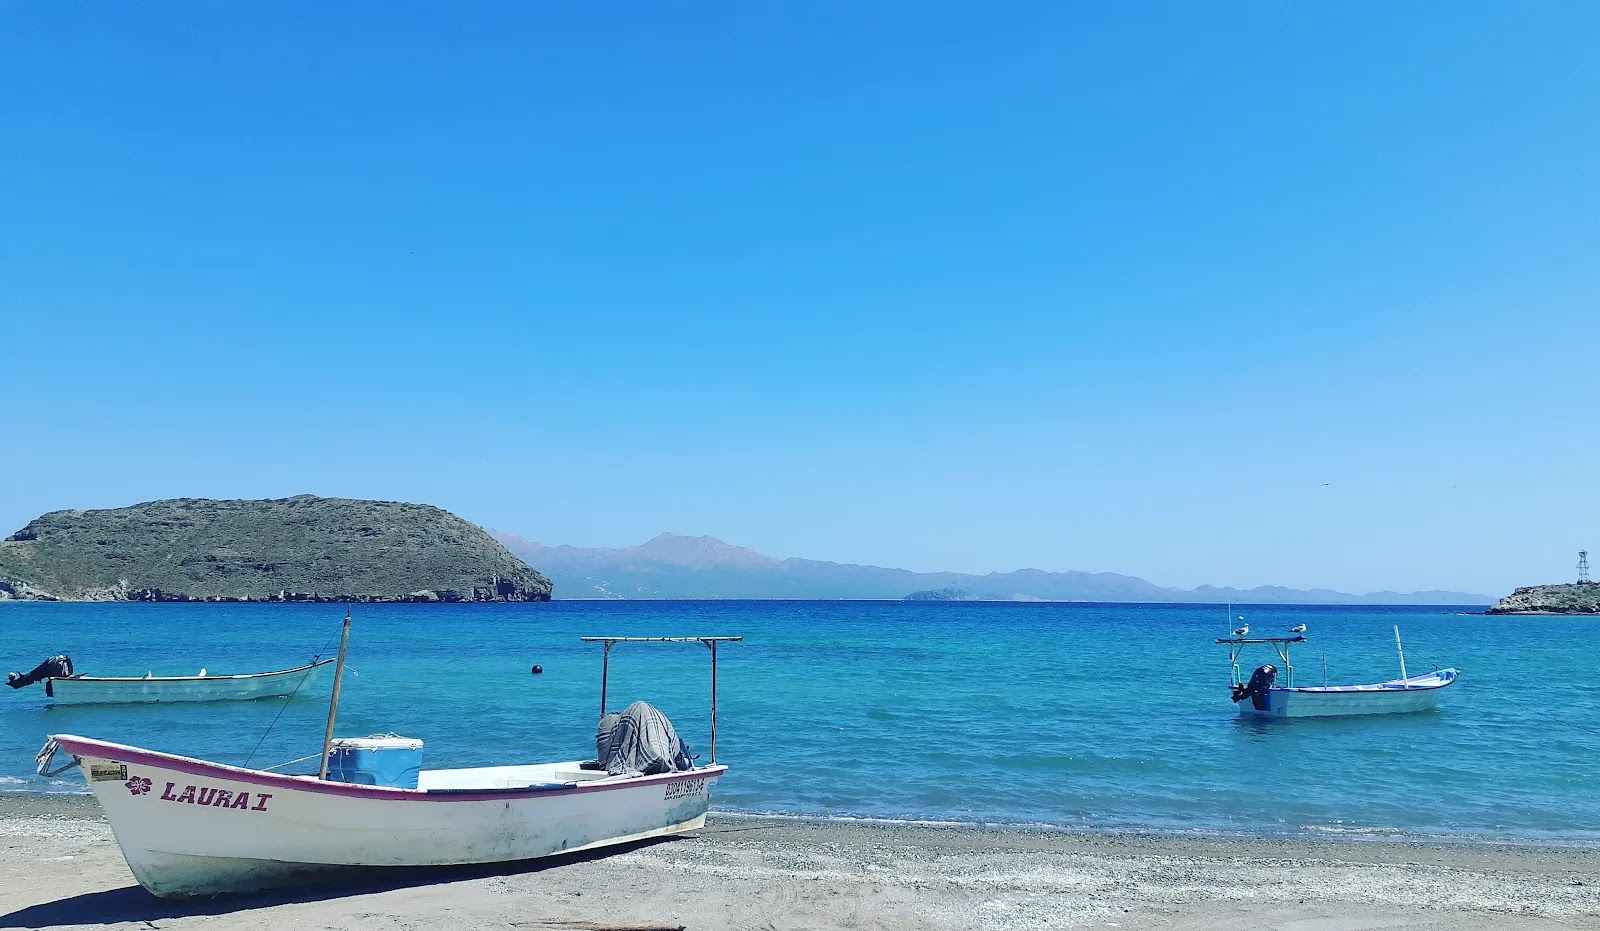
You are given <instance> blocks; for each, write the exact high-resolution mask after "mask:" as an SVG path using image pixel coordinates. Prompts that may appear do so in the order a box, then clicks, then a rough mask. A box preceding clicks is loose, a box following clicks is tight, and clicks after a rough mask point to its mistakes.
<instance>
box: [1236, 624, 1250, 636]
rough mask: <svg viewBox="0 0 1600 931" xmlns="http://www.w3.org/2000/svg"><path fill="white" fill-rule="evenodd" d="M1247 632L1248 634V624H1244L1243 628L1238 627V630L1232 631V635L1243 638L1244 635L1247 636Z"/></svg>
mask: <svg viewBox="0 0 1600 931" xmlns="http://www.w3.org/2000/svg"><path fill="white" fill-rule="evenodd" d="M1249 632H1250V625H1249V624H1245V625H1244V626H1242V627H1240V628H1239V629H1238V630H1236V631H1234V632H1233V635H1234V636H1235V637H1243V636H1244V635H1245V634H1248V633H1249Z"/></svg>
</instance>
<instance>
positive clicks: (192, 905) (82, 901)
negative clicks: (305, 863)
mask: <svg viewBox="0 0 1600 931" xmlns="http://www.w3.org/2000/svg"><path fill="white" fill-rule="evenodd" d="M690 836H692V835H690ZM679 839H680V838H671V837H660V838H652V839H650V840H642V841H636V842H633V843H628V844H617V845H614V846H610V847H606V848H605V849H603V850H592V851H585V852H582V853H570V854H560V855H556V856H550V857H543V858H540V859H537V860H521V861H517V862H515V863H490V864H482V865H478V866H438V867H433V866H411V867H351V868H349V869H343V870H338V871H335V872H329V873H326V874H323V877H319V880H318V883H317V885H314V886H304V887H296V888H290V889H278V890H270V891H264V892H257V893H249V894H240V895H230V896H218V897H212V898H194V899H158V898H156V897H155V896H153V895H151V894H150V893H148V892H146V891H145V890H144V889H143V888H142V887H140V886H137V885H130V886H123V887H121V888H118V889H104V890H101V891H99V892H85V893H82V894H80V895H73V896H68V897H66V898H64V899H57V900H56V901H54V902H41V903H40V904H38V905H29V906H25V907H23V908H19V909H17V910H16V911H14V912H10V913H8V914H5V915H0V928H40V927H74V926H79V925H109V924H118V923H121V922H143V923H146V924H148V923H150V922H154V921H159V920H161V919H164V918H189V917H205V916H213V915H233V914H240V913H248V912H252V911H256V910H260V909H269V908H273V907H275V906H279V905H295V904H301V903H307V902H324V901H327V900H329V899H342V898H347V897H351V896H358V895H373V894H376V893H380V892H391V891H394V890H398V889H411V888H421V887H425V886H437V885H444V884H447V883H455V882H468V881H471V880H475V879H487V878H490V877H495V876H515V875H521V874H531V873H543V872H547V871H549V870H559V869H562V868H564V867H569V866H575V865H578V864H581V863H588V862H590V861H592V860H601V859H604V858H606V857H613V856H616V855H617V854H619V853H626V852H629V851H633V850H641V849H644V848H646V847H653V846H655V845H657V844H665V843H670V842H672V841H674V840H679Z"/></svg>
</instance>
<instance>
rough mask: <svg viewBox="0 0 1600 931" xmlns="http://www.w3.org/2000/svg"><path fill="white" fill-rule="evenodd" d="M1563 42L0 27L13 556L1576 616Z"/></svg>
mask: <svg viewBox="0 0 1600 931" xmlns="http://www.w3.org/2000/svg"><path fill="white" fill-rule="evenodd" d="M1596 35H1600V5H1597V4H1594V3H1561V2H1540V3H1533V4H1516V3H1510V2H1506V3H1497V4H1484V3H1472V2H1464V0H1451V2H1438V3H1422V2H1407V3H1389V2H1350V3H1322V4H1300V3H1280V2H1275V0H1274V2H1256V3H1252V2H1236V3H1212V4H1197V3H1173V4H1149V3H1145V4H1140V3H1133V4H1121V3H1114V4H1104V3H1061V2H1048V3H1038V4H1024V3H1004V4H995V5H988V4H945V3H940V2H928V0H920V2H915V3H904V4H886V3H857V2H849V3H825V2H823V3H805V4H770V3H744V2H739V3H725V4H699V3H681V4H649V3H592V2H572V3H544V4H527V3H507V4H503V5H497V4H490V3H483V4H466V5H448V4H443V3H401V2H392V0H386V2H382V3H335V4H328V3H292V2H285V3H275V4H267V5H261V4H257V5H253V6H250V7H249V8H245V7H244V6H241V5H239V4H232V3H223V2H210V3H183V2H171V3H159V4H126V3H109V2H107V3H13V4H6V5H4V6H3V7H0V87H4V88H5V89H4V91H0V204H3V205H4V206H3V209H4V218H5V224H4V229H5V233H4V235H3V236H0V321H3V333H0V379H3V381H0V525H4V526H3V527H0V533H9V532H11V531H12V530H14V529H16V528H18V527H20V526H22V525H23V524H24V523H25V522H26V521H27V520H29V519H31V518H32V517H34V516H36V515H37V514H38V513H40V512H43V511H46V510H53V509H57V508H68V507H108V506H117V505H124V504H131V503H133V502H136V501H141V500H148V499H152V498H162V497H173V496H205V497H260V496H272V497H277V496H285V495H292V494H297V493H303V492H309V493H317V494H325V495H344V496H354V497H375V498H393V499H402V500H409V501H422V502H429V503H434V504H438V505H441V506H443V507H446V508H449V509H451V510H453V511H455V512H457V513H459V514H461V515H462V516H464V517H467V518H468V519H470V520H473V521H476V522H478V523H480V524H483V525H485V526H489V527H493V528H496V529H502V530H508V531H515V532H518V533H521V534H523V535H525V536H527V537H529V538H531V539H535V540H540V541H543V542H549V543H574V544H582V545H626V544H631V543H636V542H640V541H642V540H644V539H645V538H647V537H650V536H652V535H654V534H656V533H658V532H660V531H663V530H671V531H674V532H679V533H690V534H699V533H710V534H714V535H716V536H719V537H722V538H723V539H726V540H729V541H730V542H736V543H741V544H745V545H749V546H753V547H755V548H757V549H760V550H762V551H764V552H768V553H771V554H773V555H778V556H790V555H797V556H809V557H815V558H831V559H838V560H843V561H854V562H869V563H876V564H880V565H896V566H906V567H909V568H915V569H959V570H968V571H988V570H990V569H1013V568H1018V567H1023V566H1033V567H1038V568H1044V569H1086V570H1111V571H1118V572H1126V573H1130V574H1135V575H1140V576H1143V577H1145V578H1148V579H1150V580H1152V581H1155V582H1158V583H1162V584H1169V585H1185V586H1188V585H1194V584H1200V583H1206V582H1211V583H1217V584H1234V585H1255V584H1262V583H1274V584H1285V585H1294V586H1327V587H1333V588H1340V589H1345V590H1357V591H1366V590H1370V589H1380V588H1395V589H1405V590H1411V589H1418V588H1434V587H1441V588H1453V589H1460V590H1467V591H1474V592H1483V593H1488V594H1502V593H1503V592H1504V591H1505V590H1507V589H1509V588H1510V587H1512V586H1513V585H1516V584H1525V583H1533V582H1543V581H1556V580H1564V579H1567V578H1569V577H1571V576H1572V575H1573V570H1572V568H1571V567H1572V566H1573V564H1574V563H1575V562H1576V551H1577V549H1578V548H1579V547H1580V546H1588V547H1589V548H1590V549H1591V550H1592V551H1595V552H1596V553H1597V557H1600V485H1597V478H1600V476H1597V471H1600V429H1597V420H1596V407H1595V405H1596V400H1597V398H1596V390H1595V389H1596V386H1597V381H1600V374H1597V370H1600V364H1597V363H1600V352H1597V350H1600V337H1597V328H1596V325H1595V324H1596V321H1595V316H1596V313H1597V310H1600V301H1597V298H1600V248H1597V247H1600V55H1597V53H1596V51H1595V44H1594V43H1595V36H1596ZM1597 561H1600V558H1597Z"/></svg>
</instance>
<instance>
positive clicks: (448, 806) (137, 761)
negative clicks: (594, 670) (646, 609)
mask: <svg viewBox="0 0 1600 931" xmlns="http://www.w3.org/2000/svg"><path fill="white" fill-rule="evenodd" d="M348 623H349V622H348V619H347V620H346V624H347V625H348ZM346 633H348V626H347V627H346ZM584 639H586V640H590V639H592V640H597V641H599V642H602V643H603V644H604V647H605V652H606V656H607V659H608V660H609V655H610V652H611V649H612V647H614V646H615V645H617V644H618V643H622V642H635V641H650V642H688V643H695V642H698V643H702V644H704V645H706V646H707V647H709V648H710V650H711V657H712V670H713V674H712V744H711V762H710V763H708V764H706V765H699V764H697V763H695V762H694V760H693V759H692V758H691V757H689V755H688V749H687V745H684V744H682V742H681V741H679V740H678V739H677V737H676V735H675V734H674V733H673V731H672V729H671V725H670V723H668V722H667V721H666V718H665V717H664V716H662V715H661V714H660V712H657V711H655V710H654V709H653V708H650V707H649V706H648V705H644V703H642V702H638V703H635V704H634V705H631V706H629V708H628V709H627V710H626V711H625V712H623V713H622V714H620V715H606V714H604V713H603V712H604V710H605V704H604V701H605V699H604V697H602V699H601V710H602V718H601V737H600V739H599V740H598V741H597V751H599V750H603V751H605V752H602V753H599V754H597V755H598V756H599V757H601V758H600V759H597V760H594V761H576V760H575V761H570V762H560V763H542V764H521V765H509V766H486V767H479V768H471V769H422V768H421V766H420V764H421V757H422V742H421V741H414V740H407V739H404V738H395V737H392V736H389V737H381V738H365V739H355V740H348V739H347V740H338V741H335V740H333V739H332V736H331V735H332V731H333V721H334V709H335V708H336V707H337V701H338V691H339V677H338V675H337V674H336V676H335V682H334V704H333V705H332V706H331V707H330V713H329V721H328V735H327V737H325V740H324V751H323V756H322V770H321V773H320V774H319V775H317V776H296V775H285V774H281V773H275V772H270V771H267V770H257V769H244V768H240V767H236V766H227V765H223V764H220V763H213V762H208V761H205V760H198V759H193V758H189V757H182V756H175V755H172V754H168V753H159V752H156V751H152V750H145V749H141V748H138V747H131V746H126V745H123V744H117V743H110V742H107V741H103V740H91V739H88V738H84V737H75V736H71V735H65V734H63V735H57V736H55V737H53V738H51V743H48V744H46V746H45V749H44V750H43V751H41V752H40V760H39V767H40V771H41V772H50V771H51V760H50V757H51V756H53V755H54V754H55V753H57V752H58V751H60V752H65V753H69V754H71V755H72V764H75V765H77V766H78V768H79V769H81V770H82V772H83V775H84V778H85V779H86V780H88V782H89V786H90V788H92V789H93V790H94V793H95V795H96V797H97V798H98V799H99V801H100V805H101V807H102V808H103V809H104V810H105V813H106V818H107V819H108V820H109V821H110V823H111V829H112V831H113V833H114V834H115V835H116V839H117V843H118V845H119V846H121V848H122V853H123V856H124V857H125V858H126V859H127V861H128V866H129V867H130V868H131V869H132V871H133V875H134V877H135V878H136V879H137V880H138V881H139V884H140V885H142V886H144V887H145V888H146V889H148V890H149V891H150V892H152V893H154V894H156V895H158V896H192V895H212V894H218V893H227V892H242V891H253V890H259V889H265V888H272V887H280V886H285V885H295V884H301V883H305V882H310V881H316V880H317V879H319V878H321V879H328V878H332V876H333V875H335V874H336V873H337V872H338V871H339V870H340V869H341V868H350V867H429V866H432V867H437V866H453V865H463V864H484V863H503V862H510V861H518V860H528V859H533V858H537V857H545V856H550V855H552V854H561V853H571V852H574V851H580V850H589V849H593V848H597V847H603V846H607V845H612V844H622V843H628V842H631V841H639V840H644V839H647V838H656V837H664V836H669V835H674V834H682V833H684V832H686V831H693V830H695V829H697V828H700V827H702V826H703V825H704V823H705V817H706V809H707V808H708V806H709V805H710V800H711V790H712V787H713V786H715V785H716V783H717V780H718V779H719V778H721V776H722V775H723V773H725V772H727V767H726V766H722V765H718V764H717V762H716V749H715V748H716V740H715V728H716V699H715V695H716V691H715V690H716V677H715V669H716V665H715V664H716V646H717V644H718V643H721V642H727V641H731V640H739V639H741V638H739V637H677V638H632V637H602V638H584ZM342 655H343V649H342V648H341V660H342ZM339 672H340V673H342V672H343V664H342V662H341V664H340V668H339ZM604 691H605V678H604V673H603V674H602V685H601V692H602V696H603V695H604ZM641 709H642V710H641ZM608 728H610V729H609V730H608ZM608 741H609V742H608ZM608 760H609V764H610V765H609V766H608ZM618 760H622V761H623V762H622V763H620V764H619V763H618V762H617V761H618ZM641 761H647V762H641ZM69 765H71V764H69ZM62 768H66V767H61V768H57V769H56V770H55V771H57V772H59V771H61V769H62Z"/></svg>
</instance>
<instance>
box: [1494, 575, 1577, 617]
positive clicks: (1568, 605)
mask: <svg viewBox="0 0 1600 931" xmlns="http://www.w3.org/2000/svg"><path fill="white" fill-rule="evenodd" d="M1488 613H1490V614H1600V582H1574V583H1568V584H1566V585H1529V586H1527V587H1526V588H1519V589H1517V590H1516V591H1514V592H1512V593H1511V594H1509V595H1507V596H1506V597H1504V598H1502V599H1500V600H1499V601H1498V602H1496V603H1495V604H1494V605H1493V606H1492V607H1491V608H1489V612H1488Z"/></svg>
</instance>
